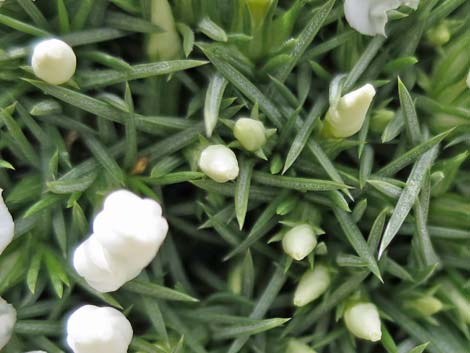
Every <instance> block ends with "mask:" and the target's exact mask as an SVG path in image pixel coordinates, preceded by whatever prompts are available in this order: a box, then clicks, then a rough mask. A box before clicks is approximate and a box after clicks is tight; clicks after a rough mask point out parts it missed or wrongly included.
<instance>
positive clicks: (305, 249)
mask: <svg viewBox="0 0 470 353" xmlns="http://www.w3.org/2000/svg"><path fill="white" fill-rule="evenodd" d="M316 245H317V238H316V236H315V233H314V232H313V229H312V227H310V226H309V225H308V224H301V225H298V226H295V227H294V228H292V229H291V230H289V231H288V232H287V233H286V234H285V235H284V237H283V238H282V248H283V249H284V252H285V253H286V254H287V255H289V256H290V257H292V258H293V259H294V260H297V261H300V260H302V259H304V258H305V257H306V256H308V254H310V253H311V252H312V251H313V249H315V246H316Z"/></svg>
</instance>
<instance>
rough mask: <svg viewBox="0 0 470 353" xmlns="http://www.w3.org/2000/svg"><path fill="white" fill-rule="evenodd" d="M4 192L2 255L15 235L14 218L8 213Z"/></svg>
mask: <svg viewBox="0 0 470 353" xmlns="http://www.w3.org/2000/svg"><path fill="white" fill-rule="evenodd" d="M2 192H3V190H2V189H0V255H1V254H2V252H3V250H5V249H6V247H7V246H8V244H10V243H11V241H12V240H13V236H14V235H15V224H14V223H13V217H12V216H11V214H10V211H8V208H7V206H6V205H5V201H3V196H2Z"/></svg>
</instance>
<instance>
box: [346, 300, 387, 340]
mask: <svg viewBox="0 0 470 353" xmlns="http://www.w3.org/2000/svg"><path fill="white" fill-rule="evenodd" d="M344 323H345V324H346V327H347V328H348V330H349V332H351V333H352V334H353V335H354V336H356V337H358V338H362V339H365V340H368V341H372V342H377V341H380V339H381V338H382V329H381V323H380V317H379V311H378V310H377V307H376V306H375V305H374V304H372V303H356V304H353V305H350V306H349V307H348V308H346V311H345V312H344Z"/></svg>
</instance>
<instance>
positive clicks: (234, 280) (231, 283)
mask: <svg viewBox="0 0 470 353" xmlns="http://www.w3.org/2000/svg"><path fill="white" fill-rule="evenodd" d="M242 286H243V267H242V264H241V263H239V264H237V265H236V266H234V267H233V268H232V269H231V270H230V272H229V274H228V287H229V289H230V291H231V292H232V293H234V294H240V293H241V292H242Z"/></svg>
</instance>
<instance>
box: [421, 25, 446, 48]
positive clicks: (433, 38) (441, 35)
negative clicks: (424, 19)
mask: <svg viewBox="0 0 470 353" xmlns="http://www.w3.org/2000/svg"><path fill="white" fill-rule="evenodd" d="M426 36H427V38H428V40H429V42H431V44H433V45H434V46H436V47H439V46H441V45H444V44H446V43H447V42H448V41H449V40H450V31H449V28H448V27H447V25H446V24H445V22H443V23H441V24H439V25H438V26H436V27H433V28H431V29H430V30H429V31H428V33H427V34H426Z"/></svg>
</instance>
